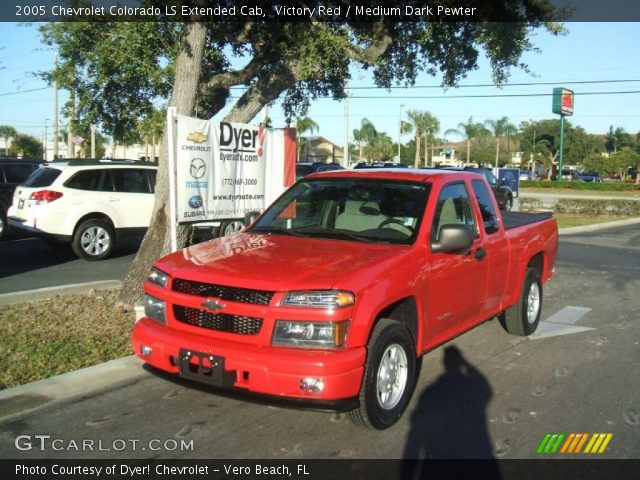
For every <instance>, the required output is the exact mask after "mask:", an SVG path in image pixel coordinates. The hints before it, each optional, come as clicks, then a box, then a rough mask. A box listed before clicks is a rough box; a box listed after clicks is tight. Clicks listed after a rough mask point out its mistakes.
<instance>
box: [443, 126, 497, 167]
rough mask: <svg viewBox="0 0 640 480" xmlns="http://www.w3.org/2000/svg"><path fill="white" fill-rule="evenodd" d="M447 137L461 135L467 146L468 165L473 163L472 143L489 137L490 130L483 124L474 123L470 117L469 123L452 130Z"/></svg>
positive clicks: (447, 133)
mask: <svg viewBox="0 0 640 480" xmlns="http://www.w3.org/2000/svg"><path fill="white" fill-rule="evenodd" d="M444 133H445V135H450V134H453V135H460V136H461V137H462V138H464V140H465V142H466V144H467V163H471V142H472V141H473V140H477V139H479V138H482V137H485V136H487V135H489V133H490V132H489V130H487V129H486V128H485V126H484V125H483V124H482V123H479V122H474V121H473V117H469V120H467V123H462V122H460V123H459V124H458V128H450V129H449V130H447V131H446V132H444Z"/></svg>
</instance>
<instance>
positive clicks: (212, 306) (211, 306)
mask: <svg viewBox="0 0 640 480" xmlns="http://www.w3.org/2000/svg"><path fill="white" fill-rule="evenodd" d="M200 306H202V307H204V308H206V309H207V310H212V311H216V310H221V309H223V308H224V307H226V305H225V304H224V303H220V302H219V301H218V300H207V301H206V302H202V303H201V304H200Z"/></svg>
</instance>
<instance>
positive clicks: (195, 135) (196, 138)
mask: <svg viewBox="0 0 640 480" xmlns="http://www.w3.org/2000/svg"><path fill="white" fill-rule="evenodd" d="M207 138H208V135H205V134H204V133H200V132H191V133H190V134H189V135H187V140H189V141H191V142H193V143H203V142H205V141H206V140H207Z"/></svg>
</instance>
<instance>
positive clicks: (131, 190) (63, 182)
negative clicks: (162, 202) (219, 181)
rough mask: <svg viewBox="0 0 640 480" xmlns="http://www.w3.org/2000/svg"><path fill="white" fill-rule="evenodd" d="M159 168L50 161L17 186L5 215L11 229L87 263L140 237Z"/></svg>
mask: <svg viewBox="0 0 640 480" xmlns="http://www.w3.org/2000/svg"><path fill="white" fill-rule="evenodd" d="M156 170H157V166H156V165H155V164H153V163H148V162H136V161H127V160H71V161H65V162H61V161H54V162H51V163H48V164H44V165H42V166H41V167H40V168H39V169H37V170H36V171H35V172H33V174H32V175H31V176H30V177H29V178H28V179H27V181H26V182H25V183H24V184H22V185H20V186H18V187H17V188H16V191H15V193H14V195H13V204H12V205H11V208H10V209H9V211H8V215H7V216H8V221H9V226H10V227H11V228H13V229H16V230H20V231H22V232H26V233H28V234H31V235H36V236H39V237H42V238H44V239H45V240H46V241H47V242H48V243H49V244H50V245H52V246H60V245H68V244H71V246H72V248H73V251H74V252H75V253H76V255H78V256H79V257H81V258H85V259H87V260H102V259H103V258H106V257H108V256H109V254H110V253H111V252H112V250H113V248H114V246H115V244H116V242H117V241H118V240H122V239H124V238H130V237H141V236H142V235H144V232H145V231H146V229H147V227H148V226H149V221H150V219H151V212H152V209H153V202H154V195H153V193H154V187H155V181H156Z"/></svg>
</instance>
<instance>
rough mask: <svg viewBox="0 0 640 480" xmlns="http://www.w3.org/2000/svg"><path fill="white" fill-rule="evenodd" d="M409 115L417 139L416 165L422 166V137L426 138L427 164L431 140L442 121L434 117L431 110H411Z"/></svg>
mask: <svg viewBox="0 0 640 480" xmlns="http://www.w3.org/2000/svg"><path fill="white" fill-rule="evenodd" d="M407 116H408V117H409V123H410V125H411V129H415V141H416V158H415V162H414V167H415V168H419V167H420V139H421V138H422V137H424V138H425V145H424V163H425V165H426V164H427V161H428V157H429V142H431V141H432V139H433V137H434V136H435V134H436V133H438V131H439V130H440V122H439V121H438V119H437V118H436V117H434V116H433V115H432V114H431V112H422V111H420V110H409V111H408V112H407ZM409 131H411V130H409Z"/></svg>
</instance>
